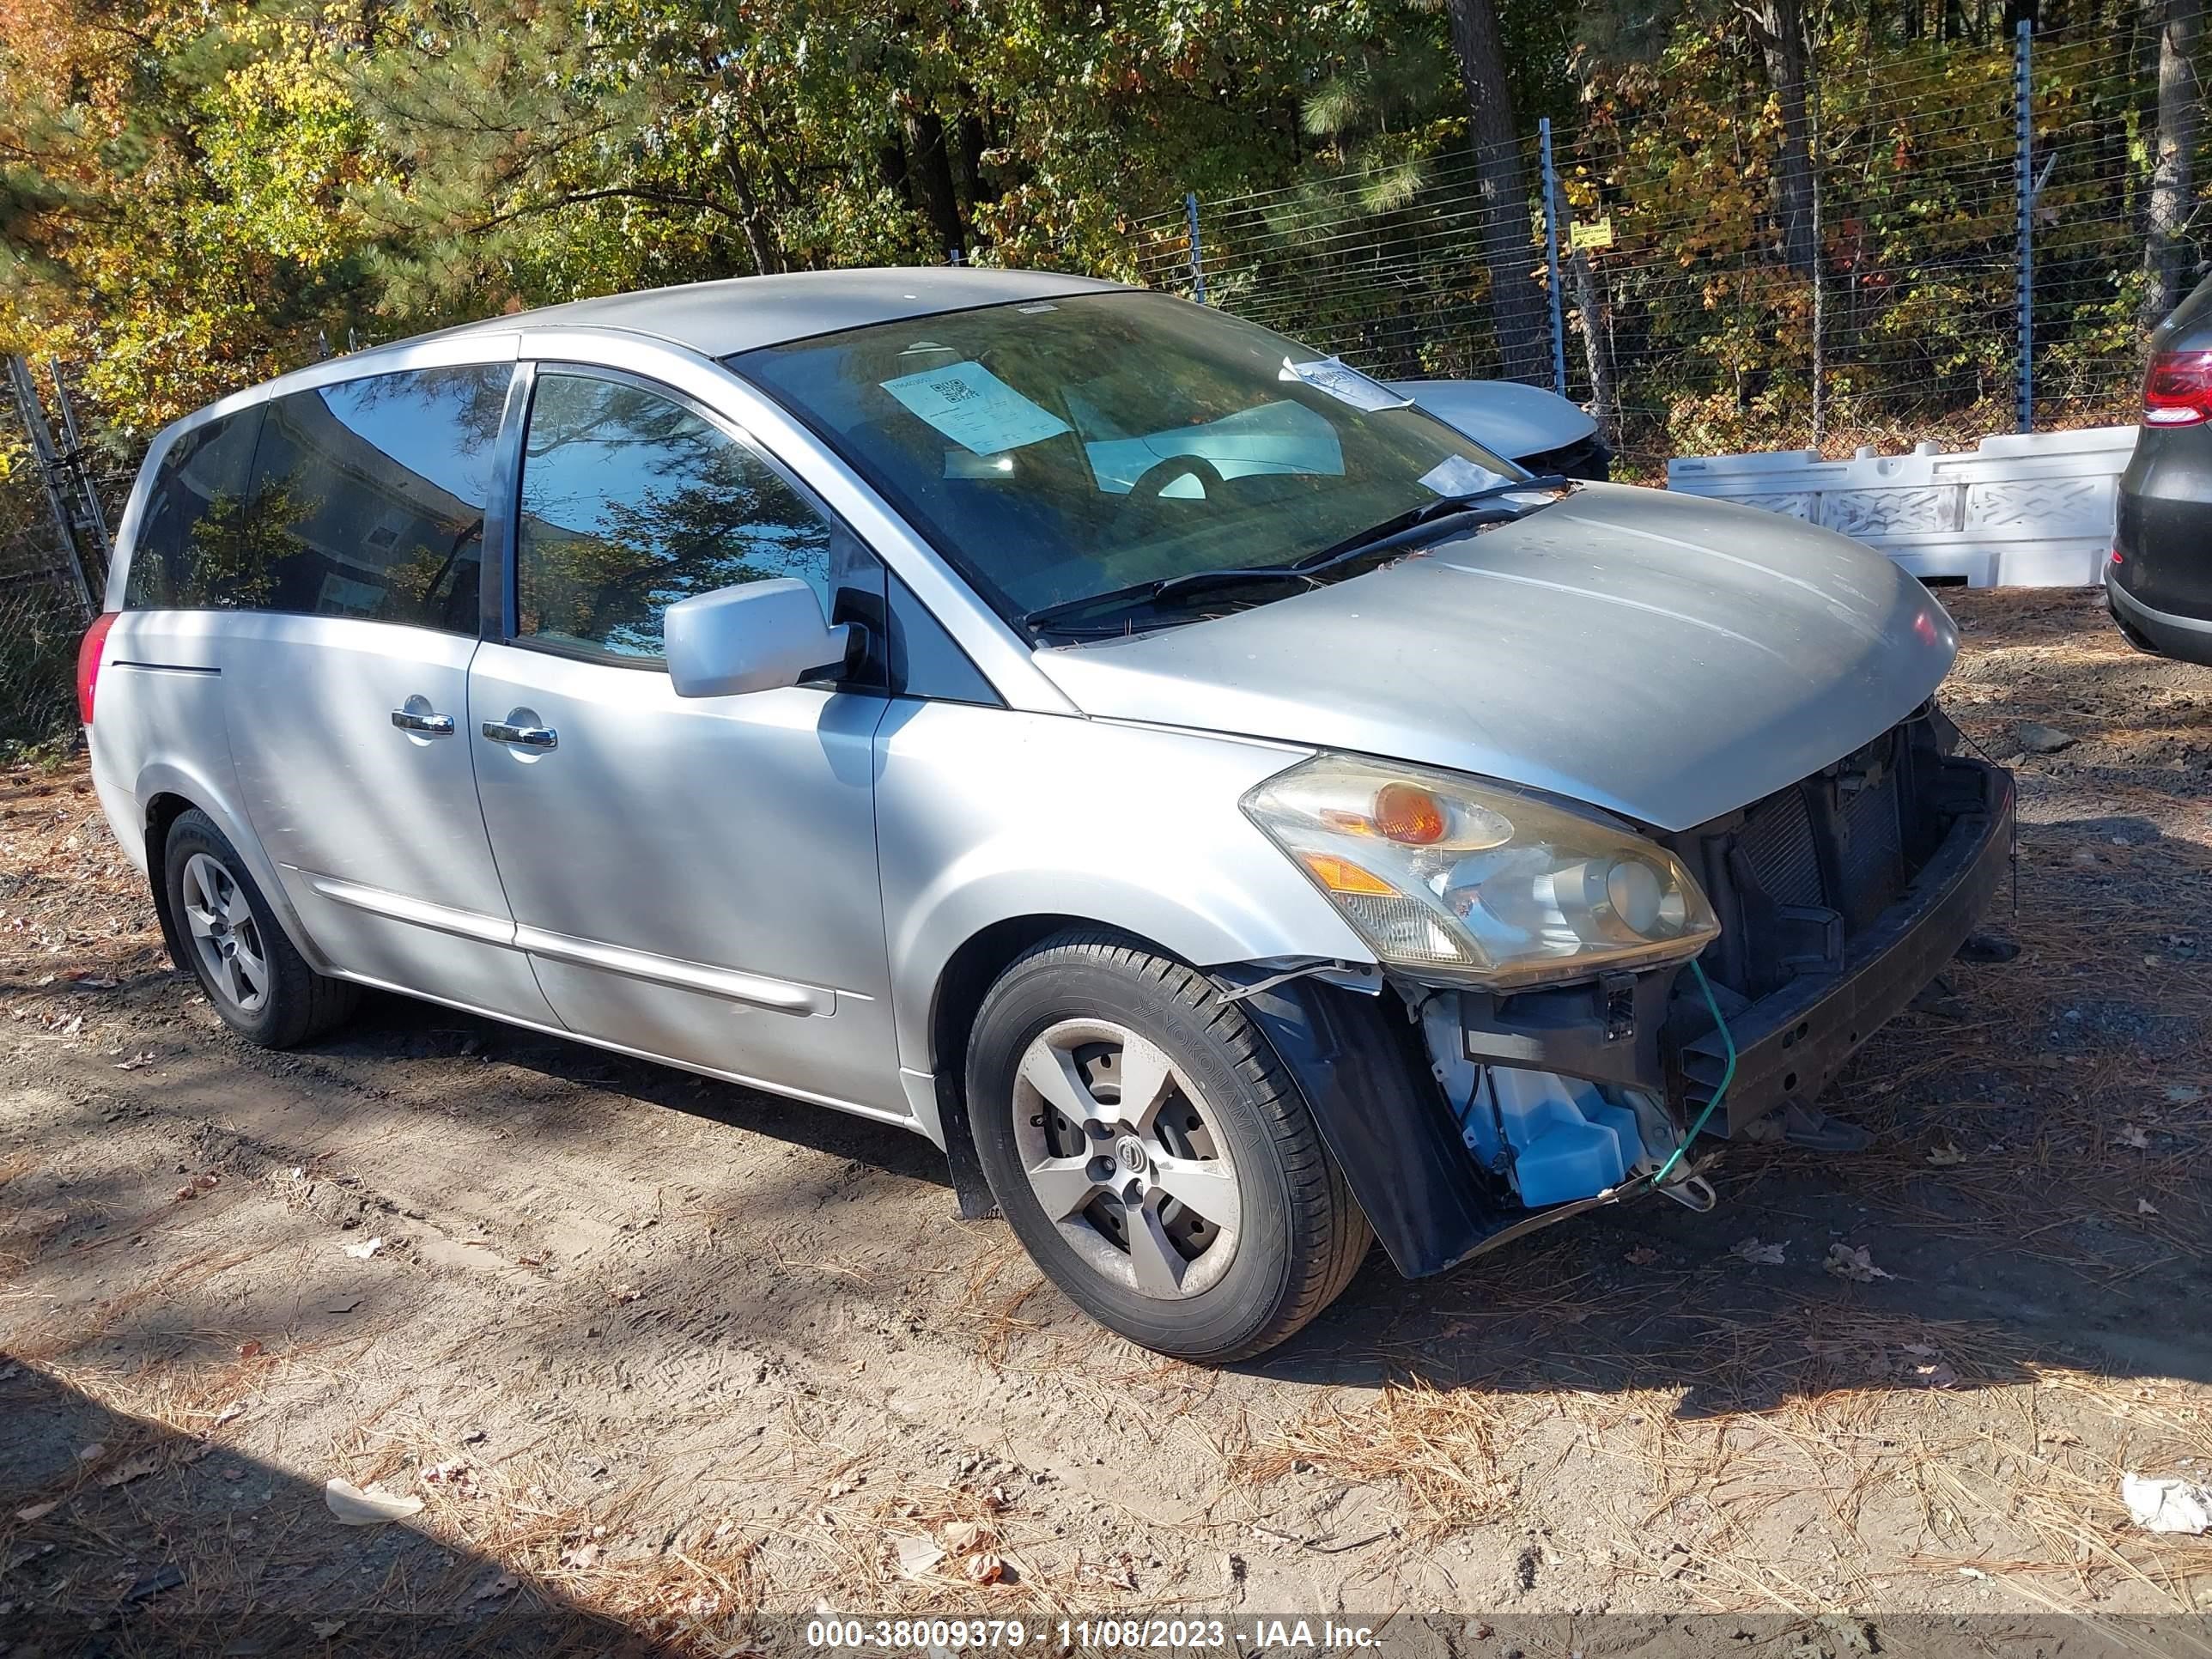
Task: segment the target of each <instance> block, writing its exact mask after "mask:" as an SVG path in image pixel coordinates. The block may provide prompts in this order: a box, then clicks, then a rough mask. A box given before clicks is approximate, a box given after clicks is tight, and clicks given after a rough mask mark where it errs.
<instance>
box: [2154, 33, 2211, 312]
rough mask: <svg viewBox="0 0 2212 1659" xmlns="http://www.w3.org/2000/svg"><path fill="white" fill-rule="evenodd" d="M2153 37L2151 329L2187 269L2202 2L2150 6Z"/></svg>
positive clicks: (2176, 296) (2177, 294)
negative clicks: (2155, 19)
mask: <svg viewBox="0 0 2212 1659" xmlns="http://www.w3.org/2000/svg"><path fill="white" fill-rule="evenodd" d="M2150 5H2151V7H2152V9H2153V11H2154V15H2155V14H2157V13H2160V12H2162V13H2163V14H2164V15H2163V16H2162V17H2160V18H2159V31H2158V148H2157V150H2156V152H2155V153H2154V156H2153V159H2152V162H2151V173H2150V211H2149V222H2148V225H2147V226H2146V227H2145V231H2146V234H2145V235H2144V238H2143V274H2144V276H2146V277H2148V279H2149V280H2148V282H2146V283H2144V285H2143V324H2144V326H2145V327H2155V326H2156V325H2158V323H2159V322H2160V320H2161V319H2163V318H2164V317H2165V315H2166V313H2167V312H2169V311H2171V310H2172V309H2173V308H2174V307H2176V306H2177V305H2179V304H2180V303H2181V296H2182V292H2183V289H2184V287H2185V279H2186V277H2187V276H2188V273H2189V268H2190V264H2191V260H2190V257H2189V255H2190V244H2191V237H2190V235H2189V234H2188V232H2189V217H2190V206H2191V200H2190V198H2191V183H2192V181H2191V177H2190V166H2189V163H2190V158H2191V155H2193V154H2194V153H2195V151H2196V149H2197V125H2198V121H2199V119H2200V113H2199V110H2198V106H2197V70H2196V62H2195V60H2196V56H2197V34H2198V31H2199V30H2200V28H2201V27H2202V26H2203V16H2204V7H2203V0H2150Z"/></svg>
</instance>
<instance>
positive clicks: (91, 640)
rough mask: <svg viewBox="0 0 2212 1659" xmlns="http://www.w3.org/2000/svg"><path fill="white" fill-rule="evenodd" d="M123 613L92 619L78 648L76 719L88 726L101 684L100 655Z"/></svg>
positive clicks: (103, 614) (108, 613)
mask: <svg viewBox="0 0 2212 1659" xmlns="http://www.w3.org/2000/svg"><path fill="white" fill-rule="evenodd" d="M121 614H122V613H121V612H120V611H101V612H100V615H98V616H97V617H94V618H93V619H92V626H91V627H89V628H88V629H85V630H84V638H83V639H82V641H79V643H78V645H77V647H76V717H77V718H78V719H79V720H82V721H83V722H84V723H85V724H86V725H87V726H89V725H91V724H92V694H93V690H94V687H96V686H97V685H98V684H99V683H100V652H101V650H102V649H103V648H104V647H106V644H107V630H108V629H111V628H112V627H114V626H115V619H116V617H118V616H120V615H121Z"/></svg>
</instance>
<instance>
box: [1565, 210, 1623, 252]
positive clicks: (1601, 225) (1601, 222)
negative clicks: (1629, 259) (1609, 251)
mask: <svg viewBox="0 0 2212 1659" xmlns="http://www.w3.org/2000/svg"><path fill="white" fill-rule="evenodd" d="M1567 246H1569V247H1571V248H1572V249H1573V250H1574V251H1575V252H1577V253H1580V252H1582V251H1583V249H1584V248H1586V247H1611V246H1613V216H1612V215H1611V214H1610V213H1608V214H1607V215H1606V216H1605V217H1604V218H1602V219H1597V220H1593V221H1592V222H1589V224H1573V225H1570V226H1568V227H1567Z"/></svg>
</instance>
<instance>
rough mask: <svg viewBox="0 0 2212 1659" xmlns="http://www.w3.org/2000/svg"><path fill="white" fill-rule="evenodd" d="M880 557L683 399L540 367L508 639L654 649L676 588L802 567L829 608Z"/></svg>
mask: <svg viewBox="0 0 2212 1659" xmlns="http://www.w3.org/2000/svg"><path fill="white" fill-rule="evenodd" d="M874 568H877V567H876V566H875V562H874V559H873V557H872V556H871V555H870V554H868V553H867V552H866V550H863V549H861V548H860V547H859V546H858V545H857V544H855V543H854V540H853V538H852V537H851V536H850V535H848V534H847V533H846V532H844V531H842V529H839V528H837V527H835V526H832V525H831V524H830V523H829V521H828V520H825V519H823V516H822V515H821V514H820V513H817V512H816V511H815V510H814V509H813V507H811V506H809V505H808V504H807V503H806V501H805V500H804V499H803V498H801V496H800V495H799V493H798V491H796V490H794V489H792V487H791V486H790V485H789V484H787V483H784V481H783V480H782V479H781V477H778V476H777V475H776V473H775V471H774V470H773V469H771V468H770V467H769V465H768V463H767V462H765V461H763V459H761V458H760V457H759V456H757V455H756V454H754V453H752V452H751V451H750V450H749V449H747V448H746V447H744V445H743V444H741V443H738V441H736V440H735V439H733V438H732V437H730V436H729V435H728V434H726V433H725V432H723V431H721V430H720V428H717V427H715V426H714V425H712V424H710V423H709V422H707V421H704V420H702V419H701V418H700V417H699V416H697V415H695V414H693V413H692V412H691V411H690V410H689V409H686V408H685V407H684V405H682V404H678V403H677V402H675V401H673V400H672V399H671V398H665V397H661V396H659V395H658V394H656V393H653V392H647V391H643V390H641V389H640V388H638V387H636V386H629V385H626V384H623V382H620V381H616V380H599V379H596V378H594V377H592V376H590V375H585V374H561V373H551V374H539V376H538V385H537V389H536V391H535V392H534V393H533V394H532V400H531V409H530V435H529V440H528V441H527V444H526V447H525V448H524V452H523V462H522V510H521V514H520V520H519V521H518V524H517V534H516V538H515V580H514V604H515V617H516V626H515V631H516V633H517V635H519V636H520V637H522V638H525V639H536V640H542V641H545V642H546V643H548V644H553V645H562V646H568V647H574V648H580V649H585V650H589V651H594V652H601V653H606V654H608V655H611V656H617V657H626V658H635V659H645V660H652V659H657V658H659V656H660V654H661V632H660V630H661V615H662V613H663V612H664V611H666V610H667V608H668V607H669V606H670V605H674V604H675V603H676V602H677V601H678V600H679V599H690V597H691V596H692V595H694V594H696V593H712V592H716V591H717V590H719V589H721V588H725V587H732V586H736V585H737V584H738V583H740V582H751V581H765V580H769V579H770V578H773V577H777V576H797V577H799V578H800V579H801V580H804V581H805V582H806V583H807V584H808V585H809V586H811V587H812V588H813V589H814V592H815V594H816V596H817V598H819V599H821V600H822V603H823V610H824V611H825V612H831V613H834V611H835V610H836V604H837V594H838V591H839V590H840V589H841V588H842V587H844V586H847V585H848V580H849V578H850V577H851V575H852V574H853V573H854V572H855V571H860V570H866V571H870V572H872V570H873V569H874ZM878 580H879V579H878Z"/></svg>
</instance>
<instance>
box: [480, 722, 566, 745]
mask: <svg viewBox="0 0 2212 1659" xmlns="http://www.w3.org/2000/svg"><path fill="white" fill-rule="evenodd" d="M483 734H484V736H486V737H488V738H490V739H491V740H492V741H493V742H494V743H512V744H520V745H521V746H522V747H523V748H525V749H557V748H559V747H560V745H561V734H560V733H559V732H556V731H555V730H554V729H553V728H552V727H551V726H510V725H509V724H508V723H507V721H505V720H486V721H485V722H484V723H483Z"/></svg>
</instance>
